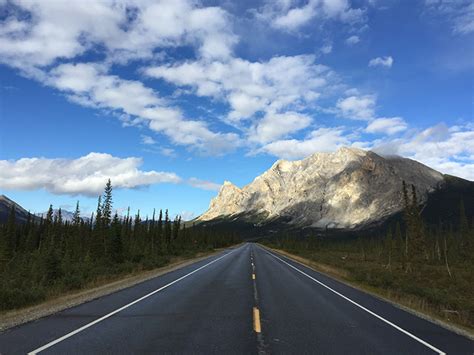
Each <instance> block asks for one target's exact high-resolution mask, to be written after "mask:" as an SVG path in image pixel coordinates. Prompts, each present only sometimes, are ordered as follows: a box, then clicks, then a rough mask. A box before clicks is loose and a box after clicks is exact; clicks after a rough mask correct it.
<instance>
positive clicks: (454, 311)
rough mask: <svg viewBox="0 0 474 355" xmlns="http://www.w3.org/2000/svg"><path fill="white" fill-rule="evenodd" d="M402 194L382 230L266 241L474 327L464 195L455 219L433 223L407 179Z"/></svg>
mask: <svg viewBox="0 0 474 355" xmlns="http://www.w3.org/2000/svg"><path fill="white" fill-rule="evenodd" d="M402 193H403V198H404V204H405V208H404V211H403V219H402V221H401V223H400V222H396V223H395V224H393V225H391V226H388V228H387V231H386V233H384V234H383V235H378V236H372V237H365V236H363V235H361V236H359V237H357V238H348V239H341V238H334V239H332V238H330V237H325V236H321V235H319V236H316V235H313V236H306V237H301V236H295V235H291V234H286V235H282V236H280V237H277V238H274V239H269V240H267V241H266V242H265V243H266V244H267V245H269V246H272V247H275V248H279V249H283V250H286V251H288V252H290V253H293V254H297V255H300V256H303V257H306V258H308V259H310V260H313V261H314V262H316V263H319V264H321V265H329V266H331V267H334V268H336V269H337V270H340V271H341V270H342V274H344V275H346V277H347V279H348V280H349V281H351V280H352V281H356V282H359V283H361V284H363V285H368V286H370V287H375V288H376V289H380V290H383V292H382V293H384V292H385V293H384V294H387V295H390V297H395V296H396V297H400V299H401V300H409V301H408V302H405V303H407V305H410V306H414V307H415V308H420V309H421V310H423V309H422V308H430V309H431V311H433V312H434V313H435V314H437V315H438V316H442V317H443V318H449V319H451V320H453V321H455V322H457V323H459V324H463V325H466V326H469V327H472V328H474V298H473V297H472V295H474V223H472V224H470V223H469V220H470V219H469V218H468V217H467V216H466V212H465V206H464V202H463V200H462V199H460V201H459V209H458V213H459V218H458V219H457V221H456V224H453V223H450V222H448V221H444V222H443V223H441V222H440V223H439V224H438V225H428V224H426V223H425V222H424V221H423V219H422V213H421V212H422V211H421V208H422V207H421V206H420V203H419V202H420V201H419V198H418V196H417V193H416V189H415V187H414V186H407V185H406V184H405V183H403V186H402ZM468 202H469V203H472V201H468ZM471 218H472V216H471Z"/></svg>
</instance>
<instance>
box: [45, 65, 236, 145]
mask: <svg viewBox="0 0 474 355" xmlns="http://www.w3.org/2000/svg"><path fill="white" fill-rule="evenodd" d="M49 74H50V75H49V76H48V79H47V81H46V82H47V83H48V84H49V85H50V86H54V87H56V88H57V89H59V90H61V91H64V92H65V93H66V94H67V95H68V97H69V99H71V100H72V101H74V102H76V103H78V104H81V105H84V106H91V107H96V108H103V109H111V110H116V111H118V112H120V113H123V114H126V115H128V116H132V117H136V118H137V119H138V121H139V122H143V123H145V124H147V125H148V127H149V128H150V129H152V130H154V131H156V132H160V133H164V134H165V135H166V136H168V137H169V138H170V140H171V141H172V142H173V143H175V144H179V145H185V146H191V147H193V148H195V149H197V150H199V151H201V152H204V153H207V154H212V153H213V152H220V153H225V152H228V151H229V150H232V149H234V148H235V147H236V146H237V145H238V141H239V138H238V136H237V135H236V134H234V133H218V132H213V131H211V130H210V129H209V128H208V127H207V124H206V123H205V122H203V121H196V120H188V119H185V117H184V116H183V114H182V112H181V110H180V109H179V108H176V107H173V106H171V105H170V104H169V103H168V102H167V101H166V100H164V99H163V98H161V97H159V95H158V94H157V93H156V92H154V91H153V90H152V89H150V88H148V87H146V86H144V85H143V84H142V83H141V82H140V81H135V80H124V79H121V78H119V77H118V76H115V75H110V74H107V73H106V72H105V69H104V67H103V66H100V65H97V64H93V63H78V64H61V65H59V66H57V67H56V68H54V69H52V70H51V71H50V73H49ZM178 126H179V129H176V127H178Z"/></svg>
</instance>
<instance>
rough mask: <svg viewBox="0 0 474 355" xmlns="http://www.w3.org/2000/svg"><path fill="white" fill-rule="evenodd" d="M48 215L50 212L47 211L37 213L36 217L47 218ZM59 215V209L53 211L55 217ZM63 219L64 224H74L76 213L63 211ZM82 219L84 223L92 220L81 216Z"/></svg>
mask: <svg viewBox="0 0 474 355" xmlns="http://www.w3.org/2000/svg"><path fill="white" fill-rule="evenodd" d="M47 213H48V211H45V212H41V213H37V214H36V215H37V216H38V217H43V218H44V217H46V214H47ZM57 214H58V209H57V208H55V209H53V216H57ZM61 217H62V219H63V222H66V221H68V222H72V220H73V218H74V212H71V211H68V210H63V209H61ZM81 218H82V220H83V221H84V222H89V220H90V217H83V216H81Z"/></svg>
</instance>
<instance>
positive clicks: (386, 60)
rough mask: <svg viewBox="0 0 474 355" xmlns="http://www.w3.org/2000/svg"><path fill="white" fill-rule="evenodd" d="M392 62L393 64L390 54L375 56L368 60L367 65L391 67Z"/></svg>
mask: <svg viewBox="0 0 474 355" xmlns="http://www.w3.org/2000/svg"><path fill="white" fill-rule="evenodd" d="M392 64H393V58H392V57H391V56H388V57H377V58H373V59H371V60H370V61H369V67H385V68H391V67H392Z"/></svg>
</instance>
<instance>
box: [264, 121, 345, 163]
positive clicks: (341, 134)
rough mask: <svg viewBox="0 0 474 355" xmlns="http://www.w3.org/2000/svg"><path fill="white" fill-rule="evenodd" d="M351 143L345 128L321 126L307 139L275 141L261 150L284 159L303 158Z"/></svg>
mask: <svg viewBox="0 0 474 355" xmlns="http://www.w3.org/2000/svg"><path fill="white" fill-rule="evenodd" d="M350 143H351V142H350V138H349V135H348V134H347V132H345V130H344V129H343V128H339V127H335V128H319V129H317V130H314V131H313V132H311V133H310V134H309V136H308V137H307V138H306V139H303V140H298V139H287V140H279V141H275V142H272V143H269V144H267V145H265V146H263V147H262V148H261V150H260V151H261V152H265V153H268V154H272V155H275V156H277V157H279V158H283V159H302V158H305V157H307V156H308V155H310V154H313V153H316V152H331V151H334V150H336V149H338V148H340V147H342V146H346V145H349V144H350Z"/></svg>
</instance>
